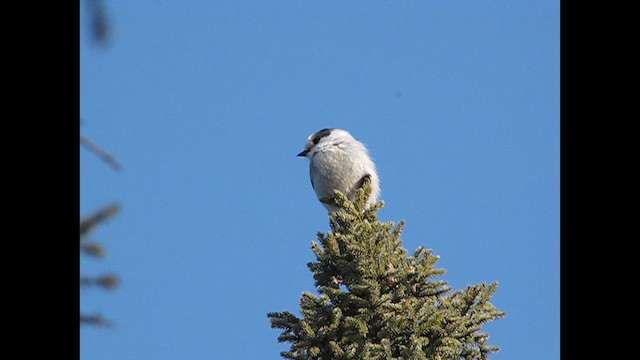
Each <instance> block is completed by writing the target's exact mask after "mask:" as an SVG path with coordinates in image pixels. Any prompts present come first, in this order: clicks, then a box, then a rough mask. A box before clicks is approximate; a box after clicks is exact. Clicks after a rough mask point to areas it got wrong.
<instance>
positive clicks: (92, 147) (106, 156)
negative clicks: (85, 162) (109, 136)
mask: <svg viewBox="0 0 640 360" xmlns="http://www.w3.org/2000/svg"><path fill="white" fill-rule="evenodd" d="M80 144H81V145H84V147H85V148H87V149H88V150H89V151H91V152H92V153H94V154H96V155H98V157H99V158H101V159H102V160H103V161H104V162H106V163H107V164H109V165H110V166H111V167H112V168H113V169H114V170H116V171H120V170H122V165H120V163H118V161H117V160H116V159H115V158H114V157H113V155H111V154H110V153H109V152H108V151H107V150H105V149H103V148H102V147H100V146H99V145H98V144H96V143H94V142H93V141H91V140H90V139H88V138H87V137H85V136H82V135H80Z"/></svg>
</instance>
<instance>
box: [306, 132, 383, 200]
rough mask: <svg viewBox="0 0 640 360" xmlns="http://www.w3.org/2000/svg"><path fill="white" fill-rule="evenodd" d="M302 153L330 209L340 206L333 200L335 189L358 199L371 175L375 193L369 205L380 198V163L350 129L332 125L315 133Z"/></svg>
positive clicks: (372, 192) (320, 197) (351, 198)
mask: <svg viewBox="0 0 640 360" xmlns="http://www.w3.org/2000/svg"><path fill="white" fill-rule="evenodd" d="M298 156H304V157H306V158H308V159H309V162H310V164H309V173H310V176H311V186H312V187H313V189H314V190H315V191H316V195H317V196H318V200H320V202H321V203H322V204H323V205H324V206H325V207H326V208H327V210H329V211H336V210H338V209H339V208H338V207H337V206H335V205H333V202H332V201H331V199H332V197H333V190H334V189H335V190H340V191H341V192H342V193H343V194H345V195H346V196H347V197H348V198H349V200H351V201H354V200H355V197H356V194H357V191H358V188H359V187H360V186H361V185H362V182H363V181H364V179H366V178H367V177H369V178H370V179H371V195H370V197H369V200H368V201H367V203H366V206H367V207H369V206H371V205H373V204H375V202H376V201H377V200H378V196H379V195H380V180H379V179H378V173H377V172H376V165H375V164H374V163H373V160H371V157H369V152H368V151H367V148H366V147H365V146H364V144H362V143H361V142H359V141H358V140H356V139H354V138H353V136H351V134H349V132H348V131H347V130H344V129H340V128H330V129H322V130H320V131H318V132H316V133H313V134H311V135H310V136H309V138H308V140H307V143H306V144H305V146H304V150H303V151H302V152H300V153H299V154H298Z"/></svg>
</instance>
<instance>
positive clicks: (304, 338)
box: [268, 183, 505, 359]
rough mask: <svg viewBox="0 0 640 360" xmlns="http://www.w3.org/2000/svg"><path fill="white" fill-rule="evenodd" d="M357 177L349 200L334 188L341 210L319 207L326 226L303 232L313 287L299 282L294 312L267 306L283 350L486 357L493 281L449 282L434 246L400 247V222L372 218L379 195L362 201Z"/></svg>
mask: <svg viewBox="0 0 640 360" xmlns="http://www.w3.org/2000/svg"><path fill="white" fill-rule="evenodd" d="M370 191H371V187H370V184H369V183H365V184H364V185H363V187H362V188H361V189H360V190H359V194H358V197H357V199H356V200H355V201H354V202H353V203H352V202H350V201H349V200H348V199H347V198H346V197H345V196H344V195H343V194H341V193H340V192H339V191H336V193H335V196H334V201H335V203H336V204H337V205H338V206H340V207H341V208H342V210H341V211H337V212H332V213H330V215H329V220H330V227H331V231H330V232H329V233H327V234H324V233H322V232H318V234H317V236H318V242H315V241H314V242H312V245H311V247H312V249H313V251H314V253H315V255H316V258H317V261H315V262H310V263H308V264H307V265H308V267H309V269H310V270H311V271H312V272H313V277H314V279H315V285H316V287H317V289H318V291H319V296H318V295H316V294H313V293H311V292H304V293H303V294H302V297H301V299H300V305H301V312H302V315H303V317H302V318H299V317H297V316H295V315H294V314H292V313H291V312H289V311H283V312H270V313H269V314H268V317H269V318H270V320H271V327H272V328H277V329H281V330H282V333H281V334H280V336H279V337H278V340H279V341H280V342H289V343H291V348H290V350H288V351H283V352H281V355H282V357H284V358H286V359H488V355H489V354H490V353H492V352H495V351H497V350H498V347H497V346H494V345H489V344H487V340H488V338H489V336H488V334H486V333H483V332H481V330H482V325H483V324H484V323H486V322H488V321H490V320H494V319H497V318H499V317H502V316H504V315H505V313H504V312H503V311H500V310H498V309H497V308H496V307H495V306H494V305H493V304H492V303H491V302H490V301H489V300H490V297H491V295H492V294H493V292H494V291H495V290H496V288H497V286H498V284H497V283H495V282H494V283H491V284H489V285H487V284H485V283H482V284H477V285H471V286H467V288H466V289H464V290H456V291H451V287H450V286H449V285H448V284H447V283H446V281H444V280H436V279H434V277H435V276H437V275H441V274H443V273H444V272H445V270H444V269H439V268H435V267H434V266H435V263H436V262H437V260H438V258H439V256H437V255H433V253H432V251H431V250H427V249H425V248H423V247H419V248H418V249H417V250H416V251H415V252H414V253H413V254H411V255H408V253H407V250H406V249H405V248H403V247H402V241H401V239H400V233H401V231H402V227H403V225H404V222H403V221H401V222H400V223H399V224H398V225H397V226H394V223H393V222H380V221H378V220H377V212H378V210H379V209H380V208H381V207H382V206H383V203H382V202H378V203H377V204H376V205H374V206H372V207H371V208H369V209H365V203H366V201H365V199H367V198H368V197H369V194H370Z"/></svg>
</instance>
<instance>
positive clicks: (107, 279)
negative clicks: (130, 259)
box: [80, 274, 120, 290]
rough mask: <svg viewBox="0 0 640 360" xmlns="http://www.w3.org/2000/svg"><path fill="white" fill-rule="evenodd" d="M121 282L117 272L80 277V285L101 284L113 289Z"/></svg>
mask: <svg viewBox="0 0 640 360" xmlns="http://www.w3.org/2000/svg"><path fill="white" fill-rule="evenodd" d="M119 284H120V278H119V277H118V276H117V275H115V274H107V275H101V276H82V277H80V285H85V286H101V287H103V288H105V289H109V290H113V289H115V288H117V287H118V285H119Z"/></svg>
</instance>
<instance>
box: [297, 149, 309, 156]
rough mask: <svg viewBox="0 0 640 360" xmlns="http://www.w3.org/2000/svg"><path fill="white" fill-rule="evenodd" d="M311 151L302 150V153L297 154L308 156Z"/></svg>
mask: <svg viewBox="0 0 640 360" xmlns="http://www.w3.org/2000/svg"><path fill="white" fill-rule="evenodd" d="M308 153H309V150H302V151H301V152H300V154H298V155H296V156H307V154H308Z"/></svg>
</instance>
